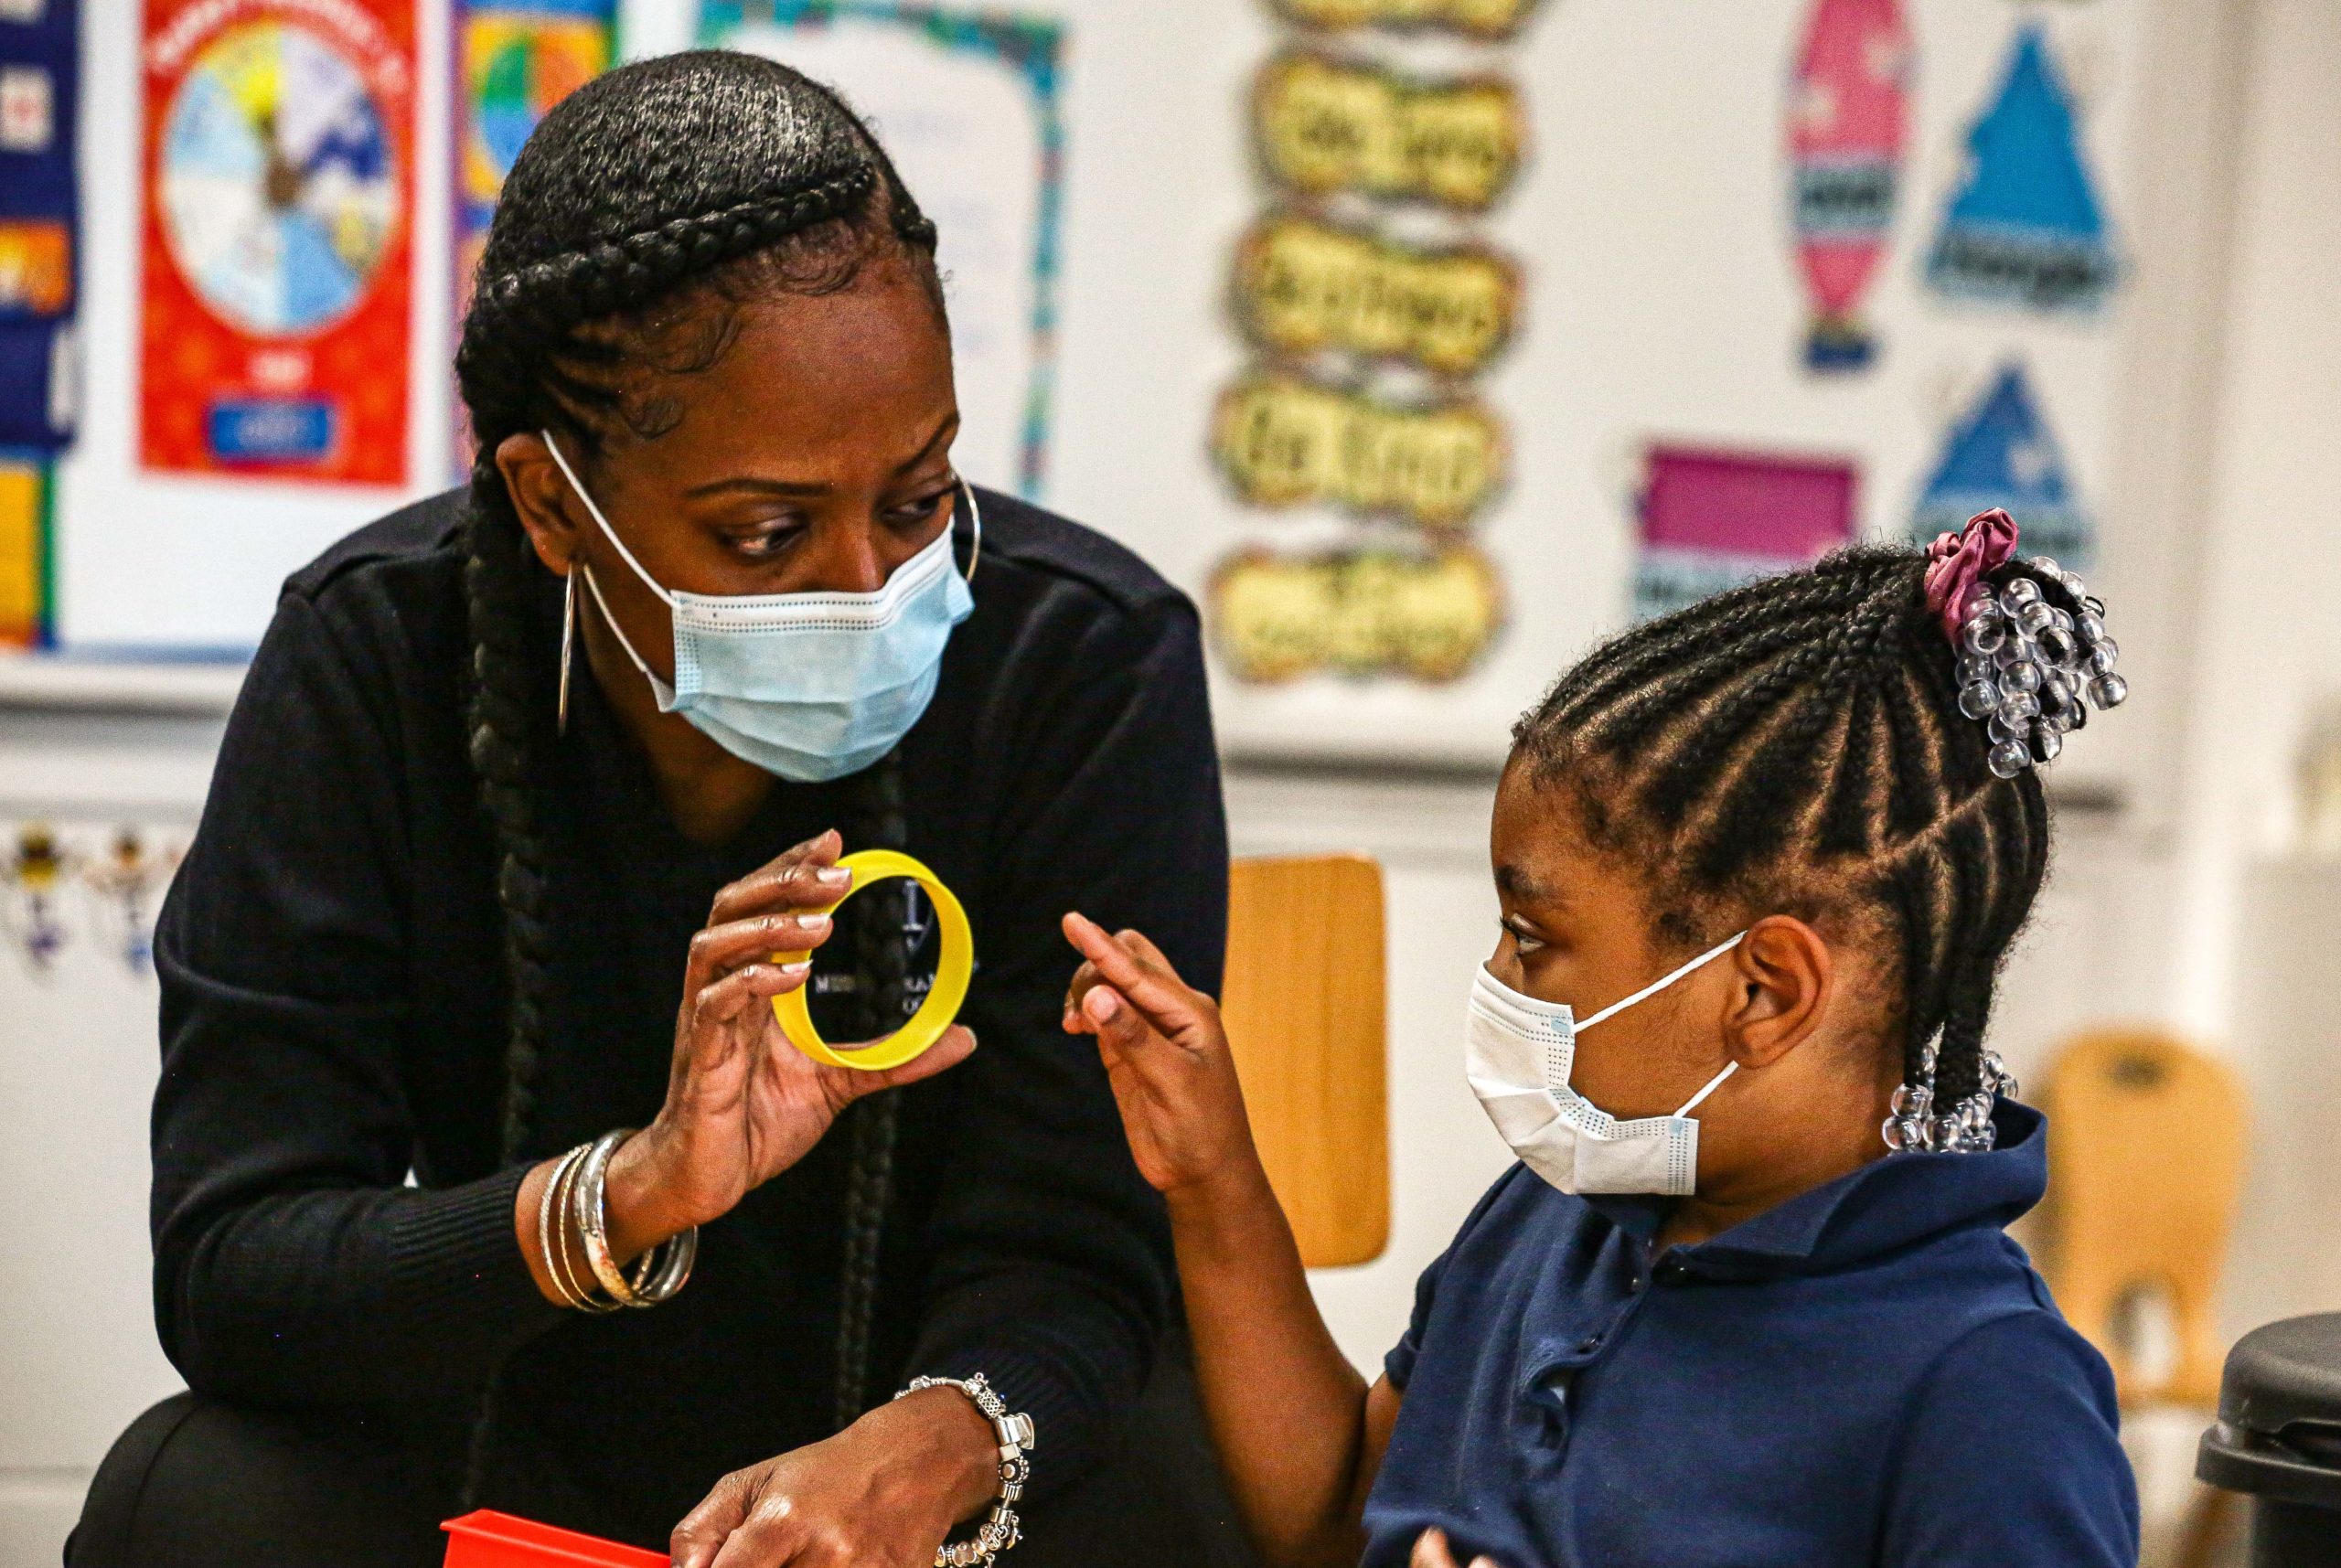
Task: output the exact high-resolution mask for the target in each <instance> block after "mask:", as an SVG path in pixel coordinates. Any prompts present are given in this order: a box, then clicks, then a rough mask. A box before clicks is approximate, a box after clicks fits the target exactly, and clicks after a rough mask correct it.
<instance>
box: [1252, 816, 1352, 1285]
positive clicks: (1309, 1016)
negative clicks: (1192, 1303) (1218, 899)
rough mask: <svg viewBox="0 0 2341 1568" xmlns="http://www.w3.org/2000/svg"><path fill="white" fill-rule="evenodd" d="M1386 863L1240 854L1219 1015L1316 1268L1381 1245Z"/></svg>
mask: <svg viewBox="0 0 2341 1568" xmlns="http://www.w3.org/2000/svg"><path fill="white" fill-rule="evenodd" d="M1386 985H1387V982H1386V979H1385V971H1384V955H1383V921H1382V868H1381V867H1380V866H1379V865H1377V864H1376V863H1375V862H1374V861H1373V860H1371V859H1367V858H1366V857H1364V856H1363V855H1309V856H1294V857H1279V858H1263V859H1239V860H1237V861H1236V862H1235V865H1234V867H1233V868H1232V874H1231V876H1230V878H1229V890H1228V909H1227V975H1226V980H1225V983H1224V985H1223V987H1221V994H1220V1011H1221V1013H1222V1015H1223V1016H1224V1019H1226V1023H1227V1038H1228V1040H1229V1043H1230V1044H1231V1045H1232V1047H1233V1048H1234V1050H1235V1071H1236V1074H1237V1076H1238V1077H1240V1078H1241V1079H1242V1080H1243V1082H1244V1103H1245V1108H1246V1110H1247V1111H1248V1112H1249V1113H1250V1115H1251V1118H1252V1136H1253V1138H1254V1139H1255V1141H1256V1142H1257V1143H1258V1145H1259V1148H1260V1157H1261V1159H1262V1161H1263V1162H1264V1163H1265V1164H1266V1165H1267V1171H1268V1180H1269V1182H1270V1184H1271V1185H1273V1186H1274V1187H1275V1189H1276V1193H1277V1201H1278V1202H1279V1203H1281V1204H1282V1205H1283V1206H1284V1211H1285V1215H1286V1217H1287V1218H1288V1220H1290V1221H1291V1222H1292V1230H1293V1234H1294V1236H1295V1238H1296V1239H1297V1240H1298V1241H1299V1243H1300V1256H1301V1261H1302V1262H1303V1263H1305V1264H1308V1265H1309V1267H1311V1268H1331V1267H1339V1266H1342V1265H1344V1264H1362V1263H1367V1262H1370V1261H1372V1260H1373V1259H1374V1258H1376V1257H1379V1256H1381V1254H1382V1249H1383V1248H1384V1246H1386V1245H1388V1243H1389V1240H1390V1114H1389V1051H1388V1041H1387V1038H1386V1034H1385V1028H1384V991H1385V988H1386Z"/></svg>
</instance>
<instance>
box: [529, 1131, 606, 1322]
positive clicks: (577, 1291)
mask: <svg viewBox="0 0 2341 1568" xmlns="http://www.w3.org/2000/svg"><path fill="white" fill-rule="evenodd" d="M591 1147H592V1146H591V1145H588V1144H579V1145H578V1146H577V1147H575V1148H573V1149H571V1150H570V1151H569V1152H568V1153H567V1154H565V1155H563V1156H561V1163H560V1164H559V1165H557V1166H555V1167H553V1172H552V1179H551V1180H549V1181H547V1182H546V1183H545V1200H544V1206H543V1213H542V1215H541V1216H540V1219H541V1220H543V1221H548V1222H547V1223H545V1225H544V1247H545V1263H546V1265H547V1268H548V1270H549V1272H550V1273H551V1275H552V1282H553V1285H554V1288H556V1289H557V1290H559V1291H560V1292H561V1297H562V1299H563V1300H565V1301H567V1302H568V1303H569V1305H570V1306H572V1307H575V1308H577V1309H578V1310H579V1311H581V1312H615V1311H616V1310H617V1309H618V1304H617V1303H616V1302H615V1301H604V1300H603V1299H601V1298H600V1297H598V1296H595V1295H594V1294H593V1287H592V1286H591V1285H587V1284H586V1283H585V1282H584V1281H583V1280H582V1279H580V1278H579V1277H578V1275H577V1265H576V1264H574V1263H572V1261H571V1260H570V1256H569V1239H568V1237H567V1236H566V1234H564V1233H563V1230H562V1227H563V1226H564V1225H566V1224H567V1223H568V1222H569V1220H570V1211H571V1208H572V1194H574V1192H575V1191H576V1188H577V1172H578V1170H579V1169H580V1168H582V1167H583V1165H584V1163H585V1156H586V1154H587V1153H588V1152H589V1150H590V1149H591Z"/></svg>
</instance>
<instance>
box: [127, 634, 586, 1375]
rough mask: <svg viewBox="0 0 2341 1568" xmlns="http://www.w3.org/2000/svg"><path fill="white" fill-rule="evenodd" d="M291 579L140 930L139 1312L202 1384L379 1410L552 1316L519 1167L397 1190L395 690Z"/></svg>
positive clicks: (401, 1015)
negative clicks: (149, 925)
mask: <svg viewBox="0 0 2341 1568" xmlns="http://www.w3.org/2000/svg"><path fill="white" fill-rule="evenodd" d="M379 666H380V661H379V660H367V659H363V658H359V657H353V656H351V654H350V652H349V649H348V647H347V645H346V640H345V637H344V636H342V635H337V629H336V627H335V626H334V625H332V624H329V623H328V621H327V619H326V616H325V615H323V614H321V613H320V611H319V610H318V608H317V606H316V604H315V603H312V602H311V601H310V600H309V599H308V598H307V597H305V595H303V594H300V593H297V592H293V593H288V594H287V595H286V596H285V597H284V598H283V600H282V601H281V602H280V604H279V606H278V610H277V614H276V618H275V620H274V622H273V624H272V625H271V627H270V629H269V632H268V635H267V636H266V638H265V639H264V641H263V642H262V645H261V648H260V650H259V653H258V655H257V656H256V657H255V659H254V662H253V665H252V668H251V674H250V675H249V677H247V678H246V681H245V684H244V688H243V691H242V694H241V697H240V698H239V699H238V700H237V704H236V709H235V712H234V714H233V716H232V717H231V718H230V720H229V724H228V730H227V734H226V737H225V739H224V741H223V742H222V745H221V748H220V752H219V764H218V769H217V772H216V773H215V774H214V776H213V779H212V786H211V792H210V795H209V798H208V801H207V803H206V805H205V807H204V816H203V822H202V826H201V827H200V828H199V829H198V833H197V836H196V839H195V843H194V845H193V847H192V848H190V850H189V852H188V855H187V860H186V863H185V864H184V865H183V866H182V867H181V868H180V870H179V873H178V876H177V878H176V881H175V882H174V884H173V887H172V890H171V893H170V896H169V899H168V901H166V905H165V907H164V910H163V913H162V918H161V920H160V922H159V924H158V928H157V932H156V936H155V965H156V968H157V970H158V972H159V974H160V976H161V980H162V1045H163V1062H162V1076H161V1080H160V1083H159V1084H158V1086H157V1088H156V1091H155V1111H154V1127H153V1137H154V1162H155V1186H154V1198H153V1214H152V1220H153V1226H154V1239H155V1319H156V1326H157V1328H158V1330H159V1332H160V1335H161V1339H162V1342H163V1348H164V1349H165V1350H166V1352H167V1353H168V1354H169V1356H170V1358H171V1360H172V1361H173V1362H174V1364H176V1366H177V1368H178V1370H179V1371H180V1372H181V1374H182V1375H184V1376H185V1377H186V1379H187V1382H188V1384H189V1385H190V1386H192V1387H193V1388H195V1389H196V1390H197V1391H198V1392H204V1393H208V1394H216V1395H223V1396H229V1397H237V1398H245V1399H256V1400H265V1401H269V1402H272V1403H390V1402H394V1401H398V1400H404V1399H412V1398H418V1397H428V1396H430V1395H432V1394H433V1393H437V1392H446V1391H450V1390H454V1389H457V1388H462V1387H466V1386H469V1385H471V1384H474V1383H476V1382H477V1381H479V1380H480V1379H481V1378H482V1377H483V1376H484V1375H485V1374H486V1371H487V1370H488V1369H489V1368H490V1367H491V1366H492V1365H493V1364H494V1363H495V1361H496V1360H497V1359H498V1358H499V1357H500V1356H501V1355H502V1354H503V1352H504V1351H505V1350H506V1349H508V1348H509V1347H510V1346H511V1345H512V1344H513V1343H515V1342H516V1341H517V1340H518V1339H519V1338H522V1337H524V1336H525V1335H526V1334H528V1333H529V1331H531V1330H532V1329H534V1328H541V1327H542V1326H544V1325H545V1324H546V1323H548V1322H550V1321H551V1320H552V1319H553V1317H554V1316H555V1315H554V1312H553V1309H552V1308H551V1306H550V1305H549V1304H547V1303H546V1302H545V1301H544V1300H543V1299H542V1297H541V1296H539V1295H538V1293H537V1291H536V1289H535V1287H534V1285H533V1284H532V1283H531V1282H530V1279H529V1273H528V1268H527V1265H526V1264H525V1263H524V1262H523V1260H522V1259H521V1257H520V1253H519V1248H518V1244H517V1243H516V1242H515V1239H514V1236H513V1231H512V1208H513V1202H514V1199H515V1194H516V1193H517V1191H518V1185H519V1182H520V1179H521V1177H522V1175H523V1172H522V1171H521V1170H520V1169H518V1168H515V1169H511V1170H506V1171H503V1172H500V1173H498V1174H496V1175H493V1176H490V1177H486V1178H485V1179H480V1180H476V1181H472V1182H469V1183H466V1184H464V1185H461V1186H454V1187H448V1188H444V1189H433V1190H422V1189H416V1188H413V1187H410V1186H407V1185H405V1183H406V1180H407V1177H408V1172H409V1170H410V1168H411V1163H412V1149H413V1134H412V1122H411V1119H410V1116H409V1111H408V1106H407V1104H406V1098H405V1093H404V1089H403V1081H402V1078H401V1072H400V1062H401V1048H402V1044H403V1042H404V1040H405V1034H406V1031H407V1029H409V1027H410V1019H409V1003H408V1000H407V997H408V995H409V985H408V980H409V976H408V974H407V965H408V962H409V960H408V952H409V943H408V940H407V933H406V910H407V907H408V892H409V890H408V888H407V886H406V882H407V873H406V869H405V868H406V864H407V861H406V856H405V853H404V848H405V844H404V833H405V827H404V820H403V813H402V811H401V806H400V798H401V755H400V753H401V745H400V740H399V735H398V724H397V712H398V710H397V708H396V705H395V704H394V703H393V702H392V700H391V699H390V695H389V693H388V691H387V689H386V688H387V685H388V683H387V680H385V679H369V677H367V676H366V675H365V674H364V673H363V672H364V671H365V670H367V669H369V668H379Z"/></svg>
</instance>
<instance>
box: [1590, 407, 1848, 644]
mask: <svg viewBox="0 0 2341 1568" xmlns="http://www.w3.org/2000/svg"><path fill="white" fill-rule="evenodd" d="M1859 488H1860V480H1859V475H1858V474H1857V473H1856V471H1855V467H1854V465H1853V464H1851V463H1849V462H1844V461H1842V460H1835V459H1829V458H1813V457H1791V456H1783V455H1780V454H1777V453H1756V452H1719V451H1714V450H1710V449H1705V448H1699V447H1689V446H1672V445H1665V444H1659V445H1653V446H1652V447H1651V448H1650V450H1649V452H1648V453H1646V454H1645V457H1644V467H1643V480H1642V493H1641V560H1640V561H1639V562H1638V563H1637V566H1636V569H1635V572H1634V616H1635V618H1636V619H1637V620H1648V619H1650V618H1651V617H1652V616H1655V615H1664V614H1669V613H1673V611H1676V610H1680V609H1682V608H1683V607H1684V605H1686V604H1690V603H1694V602H1696V601H1698V600H1701V599H1705V598H1706V597H1707V596H1708V595H1709V594H1711V593H1720V592H1723V591H1724V590H1725V589H1726V588H1736V587H1737V586H1738V585H1739V584H1740V583H1743V582H1748V581H1754V580H1755V579H1757V578H1758V577H1764V576H1768V575H1769V574H1771V573H1773V572H1776V571H1790V570H1793V569H1794V568H1796V567H1800V566H1802V565H1804V564H1805V563H1806V562H1808V561H1811V560H1815V559H1816V558H1818V557H1820V556H1822V555H1823V554H1825V553H1826V552H1828V551H1829V550H1831V549H1835V548H1836V547H1837V546H1839V545H1842V544H1845V543H1848V542H1850V541H1851V540H1852V539H1853V537H1854V528H1855V517H1856V515H1857V512H1856V506H1857V501H1858V492H1859Z"/></svg>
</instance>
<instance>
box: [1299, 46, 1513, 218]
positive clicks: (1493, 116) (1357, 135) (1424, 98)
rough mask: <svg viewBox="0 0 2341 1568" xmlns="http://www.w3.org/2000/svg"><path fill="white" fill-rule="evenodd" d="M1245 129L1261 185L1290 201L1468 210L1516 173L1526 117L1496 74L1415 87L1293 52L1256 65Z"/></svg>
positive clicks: (1389, 72)
mask: <svg viewBox="0 0 2341 1568" xmlns="http://www.w3.org/2000/svg"><path fill="white" fill-rule="evenodd" d="M1252 133H1253V141H1254V144H1255V145H1256V148H1257V149H1258V153H1259V157H1260V164H1261V166H1262V168H1263V169H1264V170H1265V171H1266V172H1267V176H1268V177H1269V178H1270V179H1272V180H1274V181H1276V182H1277V184H1279V185H1281V186H1283V187H1286V188H1287V189H1288V190H1291V191H1293V192H1294V193H1296V194H1297V195H1300V196H1311V197H1313V196H1326V195H1330V194H1331V193H1332V192H1334V191H1354V192H1356V193H1357V194H1359V195H1361V196H1367V197H1381V198H1384V199H1387V200H1407V201H1424V202H1430V203H1433V204H1435V205H1438V206H1440V207H1445V208H1452V209H1455V210H1457V211H1462V212H1479V211H1482V210H1484V209H1485V208H1489V207H1491V206H1493V205H1494V204H1495V202H1496V200H1497V199H1498V198H1499V197H1502V195H1503V193H1504V192H1505V191H1506V190H1507V189H1509V188H1510V187H1511V185H1512V181H1513V176H1515V175H1517V174H1518V173H1519V172H1520V165H1521V163H1522V161H1523V157H1524V156H1525V154H1526V148H1527V144H1528V112H1527V109H1526V108H1525V107H1524V106H1523V104H1522V102H1521V99H1520V90H1519V89H1518V88H1516V87H1514V86H1513V84H1512V83H1511V82H1509V81H1507V80H1504V79H1503V78H1502V77H1498V76H1469V77H1459V78H1448V79H1437V80H1420V79H1416V78H1415V77H1411V76H1407V75H1406V74H1405V73H1403V72H1400V71H1396V70H1393V69H1387V68H1385V67H1383V66H1379V65H1373V64H1367V63H1364V62H1362V61H1353V60H1347V59H1340V58H1338V57H1335V56H1331V55H1326V54H1321V53H1319V52H1318V51H1317V50H1314V49H1293V50H1289V51H1288V52H1286V53H1284V54H1281V55H1278V56H1277V58H1276V59H1272V60H1270V61H1269V62H1268V63H1267V65H1266V66H1265V67H1263V68H1262V69H1261V71H1260V76H1259V80H1257V82H1256V83H1255V84H1254V87H1253V91H1252Z"/></svg>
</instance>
